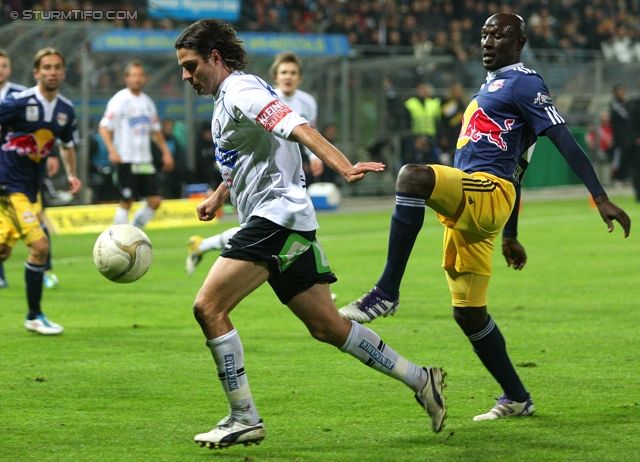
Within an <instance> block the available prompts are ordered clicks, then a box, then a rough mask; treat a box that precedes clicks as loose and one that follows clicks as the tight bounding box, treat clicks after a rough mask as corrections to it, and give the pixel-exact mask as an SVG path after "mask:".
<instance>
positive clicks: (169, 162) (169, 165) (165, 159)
mask: <svg viewBox="0 0 640 462" xmlns="http://www.w3.org/2000/svg"><path fill="white" fill-rule="evenodd" d="M174 166H175V161H174V160H173V156H172V155H171V153H170V152H169V151H167V152H165V153H164V154H162V171H163V172H170V171H171V170H173V167H174Z"/></svg>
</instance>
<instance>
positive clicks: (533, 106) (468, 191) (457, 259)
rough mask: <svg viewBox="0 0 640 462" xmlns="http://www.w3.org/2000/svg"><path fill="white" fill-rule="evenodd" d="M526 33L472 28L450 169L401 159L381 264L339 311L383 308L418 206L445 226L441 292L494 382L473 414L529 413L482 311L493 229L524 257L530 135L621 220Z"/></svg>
mask: <svg viewBox="0 0 640 462" xmlns="http://www.w3.org/2000/svg"><path fill="white" fill-rule="evenodd" d="M526 41H527V39H526V37H525V32H524V21H523V20H522V18H521V17H520V16H518V15H515V14H511V13H498V14H495V15H493V16H491V17H490V18H489V19H487V21H486V22H485V24H484V27H483V28H482V37H481V42H480V43H481V46H482V62H483V65H484V68H485V69H486V70H487V71H488V75H487V80H486V82H485V83H484V84H483V85H482V87H481V88H480V91H479V92H478V94H476V95H475V96H474V97H473V99H472V100H471V102H470V103H469V106H468V108H467V110H466V111H465V114H464V118H463V121H462V129H461V131H460V136H459V138H458V143H457V150H456V156H455V167H454V168H450V167H446V166H442V165H413V164H409V165H405V166H404V167H403V168H402V169H401V170H400V172H399V174H398V178H397V183H396V208H395V211H394V214H393V216H392V220H391V231H390V236H389V249H388V253H387V263H386V266H385V269H384V272H383V274H382V276H381V278H380V279H379V280H378V283H377V284H376V286H375V287H374V288H373V289H372V290H371V292H368V293H367V294H365V295H364V296H363V297H361V298H360V299H359V300H357V301H355V302H353V303H351V304H349V305H347V306H345V307H342V308H341V309H340V314H341V315H342V316H344V317H346V318H348V319H352V320H354V321H358V322H361V323H366V322H369V321H371V320H373V319H375V318H376V317H379V316H388V315H391V314H393V313H394V312H395V311H396V310H397V308H398V302H399V298H400V282H401V280H402V276H403V275H404V271H405V268H406V264H407V261H408V259H409V255H410V254H411V249H412V248H413V244H414V242H415V240H416V237H417V235H418V232H419V231H420V229H421V227H422V223H423V220H424V213H425V205H426V206H429V207H430V208H431V209H433V210H434V211H435V212H436V214H437V217H438V219H439V220H440V222H441V223H442V224H443V226H444V227H445V235H444V249H443V264H442V266H443V268H444V270H445V273H446V278H447V282H448V283H449V289H450V291H451V298H452V304H453V317H454V318H455V320H456V322H457V323H458V325H459V326H460V328H461V329H462V331H463V332H464V333H465V335H467V337H468V338H469V341H470V342H471V344H472V345H473V350H474V351H475V353H476V354H477V355H478V356H479V358H480V360H481V361H482V363H483V364H484V366H485V367H486V368H487V370H488V371H489V372H490V373H491V375H493V377H494V378H495V379H496V380H497V381H498V383H499V384H500V386H501V387H502V389H503V394H502V396H501V397H500V398H499V399H498V402H497V403H496V404H495V405H494V406H493V408H492V409H491V410H489V412H487V413H485V414H480V415H477V416H476V417H474V420H476V421H480V420H493V419H498V418H501V417H510V416H525V415H531V414H532V413H533V411H534V405H533V402H532V400H531V396H530V394H529V392H528V391H527V390H526V388H525V387H524V385H523V384H522V382H521V380H520V378H519V377H518V374H517V373H516V371H515V369H514V367H513V365H512V363H511V360H510V359H509V356H508V355H507V350H506V346H505V340H504V337H503V336H502V334H501V333H500V330H499V329H498V326H497V325H496V323H495V321H494V320H493V319H492V318H491V317H490V316H489V314H488V313H487V289H488V286H489V279H490V277H491V271H492V269H491V258H492V253H493V247H494V244H493V243H494V240H495V239H496V238H497V237H498V235H499V234H500V233H501V232H502V253H503V255H504V257H505V258H506V260H507V264H508V265H509V266H512V267H513V268H514V269H516V270H520V269H522V268H523V267H524V265H525V264H526V262H527V257H526V253H525V250H524V248H523V247H522V245H521V244H520V243H519V242H518V239H517V219H518V208H519V207H518V206H519V202H520V184H521V183H522V179H523V176H524V173H525V171H526V169H527V166H528V164H529V161H530V160H531V156H532V154H533V149H534V147H535V143H536V139H537V137H538V136H547V137H548V138H549V139H550V140H551V141H552V142H553V144H554V145H555V146H556V147H557V148H558V150H559V151H560V153H561V154H562V156H563V157H564V158H565V160H566V162H567V164H569V166H570V167H571V168H572V169H573V171H574V172H575V173H576V174H577V175H578V177H579V178H580V179H581V180H582V182H583V183H584V184H585V186H586V187H587V189H588V190H589V192H590V193H591V195H592V196H593V198H594V200H595V203H596V205H597V207H598V211H599V212H600V215H601V216H602V219H603V220H604V221H605V223H606V224H607V226H608V228H609V232H611V231H613V221H614V220H616V221H618V222H619V223H620V225H621V226H622V228H623V230H624V235H625V237H627V236H628V235H629V231H630V228H631V222H630V220H629V217H628V216H627V214H626V213H625V212H624V211H623V210H622V209H620V208H619V207H618V206H617V205H615V204H614V203H613V202H611V201H610V200H609V198H608V197H607V195H606V193H605V191H604V189H603V188H602V186H601V185H600V182H599V181H598V178H597V177H596V174H595V172H594V170H593V167H592V165H591V163H590V161H589V159H588V157H587V156H586V154H585V153H584V151H583V150H582V148H581V147H580V146H579V145H578V143H577V142H576V140H575V138H574V137H573V135H572V134H571V132H569V129H568V128H567V127H566V125H565V122H564V120H563V119H562V117H561V116H560V115H559V114H558V111H557V109H556V108H555V106H554V105H553V102H552V100H551V96H550V95H549V90H548V89H547V87H546V85H545V83H544V81H543V80H542V78H541V77H540V76H539V75H538V74H537V73H536V72H535V71H533V70H531V69H527V68H525V67H524V65H523V64H522V63H521V62H520V54H521V52H522V48H523V47H524V45H525V43H526Z"/></svg>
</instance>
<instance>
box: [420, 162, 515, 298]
mask: <svg viewBox="0 0 640 462" xmlns="http://www.w3.org/2000/svg"><path fill="white" fill-rule="evenodd" d="M431 168H433V170H434V172H435V174H436V185H435V187H434V189H433V193H432V194H431V197H430V198H429V200H427V201H426V204H427V206H429V207H431V208H432V209H433V210H435V211H436V213H437V216H438V219H439V220H440V222H441V223H442V224H443V225H444V226H445V232H444V244H443V261H442V267H443V268H444V269H445V271H446V272H447V280H448V281H449V289H450V290H451V293H452V296H453V299H454V306H484V305H486V292H487V287H488V285H489V277H490V276H491V260H492V255H493V241H494V240H495V238H496V237H498V235H499V234H500V232H501V231H502V228H503V227H504V225H505V223H506V222H507V220H508V219H509V216H510V215H511V210H512V209H513V205H514V203H515V200H516V190H515V187H514V186H513V183H511V182H510V181H507V180H504V179H502V178H498V177H496V176H494V175H491V174H489V173H482V172H477V173H473V174H467V173H464V172H463V171H461V170H458V169H456V168H451V167H446V166H444V165H431ZM466 274H473V275H477V276H481V277H479V278H478V277H476V278H467V277H464V278H462V279H460V278H461V277H462V276H463V275H466ZM465 281H466V282H465ZM461 294H466V295H461ZM483 301H484V303H483V304H482V305H478V304H477V303H481V302H483Z"/></svg>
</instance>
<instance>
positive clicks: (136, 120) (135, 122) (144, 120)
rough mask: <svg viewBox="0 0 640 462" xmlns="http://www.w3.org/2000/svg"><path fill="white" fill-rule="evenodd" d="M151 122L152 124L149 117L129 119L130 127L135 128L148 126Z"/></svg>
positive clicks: (142, 116)
mask: <svg viewBox="0 0 640 462" xmlns="http://www.w3.org/2000/svg"><path fill="white" fill-rule="evenodd" d="M149 122H150V119H149V117H148V116H146V115H141V116H138V117H131V118H130V119H129V126H130V127H135V126H136V125H142V124H148V123H149Z"/></svg>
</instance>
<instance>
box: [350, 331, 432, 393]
mask: <svg viewBox="0 0 640 462" xmlns="http://www.w3.org/2000/svg"><path fill="white" fill-rule="evenodd" d="M340 351H342V352H343V353H349V354H350V355H351V356H353V357H355V358H357V359H359V360H360V361H361V362H362V363H364V364H366V365H367V366H369V367H372V368H373V369H375V370H376V371H378V372H382V373H383V374H385V375H388V376H390V377H393V378H394V379H397V380H400V381H401V382H402V383H404V384H405V385H407V386H408V387H409V388H411V389H412V390H413V391H415V392H417V391H418V390H419V389H420V388H422V387H423V386H424V384H425V381H426V380H427V373H426V372H425V371H424V370H423V369H422V368H421V367H418V366H416V365H415V364H413V363H412V362H410V361H408V360H407V359H406V358H404V357H402V356H400V355H399V354H398V353H396V352H395V351H393V349H392V348H391V347H389V346H387V345H386V344H385V343H384V342H383V341H382V340H380V337H378V334H376V333H375V332H374V331H372V330H371V329H369V328H367V327H365V326H363V325H361V324H358V323H357V322H355V321H351V332H349V337H347V341H346V342H344V345H342V347H340Z"/></svg>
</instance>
